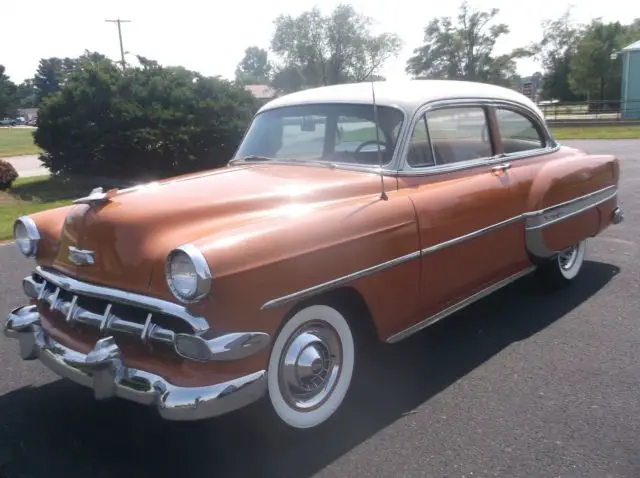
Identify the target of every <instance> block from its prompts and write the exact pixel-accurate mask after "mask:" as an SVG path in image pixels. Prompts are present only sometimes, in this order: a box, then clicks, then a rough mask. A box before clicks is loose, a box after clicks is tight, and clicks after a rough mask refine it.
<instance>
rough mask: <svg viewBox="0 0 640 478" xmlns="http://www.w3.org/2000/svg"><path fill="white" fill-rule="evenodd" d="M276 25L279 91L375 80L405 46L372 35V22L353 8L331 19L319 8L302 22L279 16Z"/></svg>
mask: <svg viewBox="0 0 640 478" xmlns="http://www.w3.org/2000/svg"><path fill="white" fill-rule="evenodd" d="M274 24H275V32H274V35H273V38H272V41H271V49H272V50H273V52H274V53H275V54H276V55H277V56H278V58H279V60H280V65H279V67H278V68H277V69H276V73H275V75H274V86H275V87H276V88H277V89H279V88H278V86H277V85H280V86H283V85H284V89H285V90H292V89H293V88H297V89H299V88H304V87H313V86H321V85H330V84H336V83H345V82H356V81H366V80H370V79H371V77H372V76H373V75H378V74H379V72H380V69H381V68H382V66H383V65H384V63H385V61H387V60H388V59H389V58H390V57H391V56H395V55H397V54H398V53H399V51H400V48H401V46H402V42H401V40H400V38H399V37H398V36H397V35H395V34H393V33H382V34H379V35H374V34H373V33H371V25H372V20H371V19H370V18H369V17H366V16H364V15H361V14H359V13H358V12H356V11H355V10H354V8H353V7H352V6H350V5H344V4H340V5H338V6H337V7H336V8H335V9H334V10H333V11H332V12H331V13H330V14H329V15H327V16H324V15H322V13H321V12H320V10H319V9H318V8H313V9H311V10H309V11H306V12H304V13H302V14H300V15H299V16H297V17H294V16H291V15H280V16H278V17H277V18H276V20H275V22H274Z"/></svg>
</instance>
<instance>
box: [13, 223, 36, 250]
mask: <svg viewBox="0 0 640 478" xmlns="http://www.w3.org/2000/svg"><path fill="white" fill-rule="evenodd" d="M18 231H22V233H20V235H21V237H18V235H19V232H18ZM13 239H14V241H15V242H16V247H17V248H18V250H19V251H20V252H21V253H22V255H24V256H25V257H34V256H35V255H36V254H37V252H38V241H39V240H40V232H39V231H38V226H36V223H35V221H34V220H33V219H31V218H30V217H29V216H21V217H19V218H18V219H16V220H15V222H14V223H13ZM23 246H25V247H23Z"/></svg>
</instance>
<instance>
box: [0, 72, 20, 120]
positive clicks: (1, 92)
mask: <svg viewBox="0 0 640 478" xmlns="http://www.w3.org/2000/svg"><path fill="white" fill-rule="evenodd" d="M5 71H6V70H5V67H4V65H0V118H4V117H5V116H14V115H15V113H16V106H17V104H16V91H17V88H16V85H15V83H14V82H13V81H11V79H9V76H8V75H7V74H6V73H5Z"/></svg>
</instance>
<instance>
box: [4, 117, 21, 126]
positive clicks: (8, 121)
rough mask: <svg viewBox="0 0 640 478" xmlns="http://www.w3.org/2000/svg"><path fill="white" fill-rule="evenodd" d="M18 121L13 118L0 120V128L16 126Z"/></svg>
mask: <svg viewBox="0 0 640 478" xmlns="http://www.w3.org/2000/svg"><path fill="white" fill-rule="evenodd" d="M17 124H18V121H17V120H16V119H15V118H2V119H1V120H0V126H16V125H17Z"/></svg>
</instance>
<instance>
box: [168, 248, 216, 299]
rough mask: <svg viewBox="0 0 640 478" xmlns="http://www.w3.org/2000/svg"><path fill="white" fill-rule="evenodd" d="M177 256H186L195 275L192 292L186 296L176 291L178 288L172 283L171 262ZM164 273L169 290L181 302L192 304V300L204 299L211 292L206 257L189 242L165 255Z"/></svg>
mask: <svg viewBox="0 0 640 478" xmlns="http://www.w3.org/2000/svg"><path fill="white" fill-rule="evenodd" d="M178 256H183V257H186V258H187V259H188V260H189V261H190V262H191V265H192V267H193V271H194V272H195V275H196V284H195V287H194V290H193V293H191V294H188V295H186V296H185V295H183V294H181V293H180V292H178V289H177V288H176V287H175V285H174V281H173V278H172V277H171V264H172V262H173V260H174V259H175V258H176V257H178ZM164 275H165V280H166V282H167V286H168V287H169V290H170V291H171V293H172V294H173V296H174V297H175V298H176V299H178V300H179V301H180V302H182V303H185V304H192V303H194V302H198V301H200V300H202V299H204V298H205V297H206V296H207V295H208V294H209V293H210V292H211V278H212V276H211V270H210V269H209V264H208V263H207V259H206V258H205V257H204V255H203V254H202V252H200V250H199V249H198V248H197V247H195V246H193V245H191V244H185V245H182V246H180V247H177V248H175V249H174V250H172V251H171V252H170V253H169V254H168V255H167V258H166V260H165V267H164Z"/></svg>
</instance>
